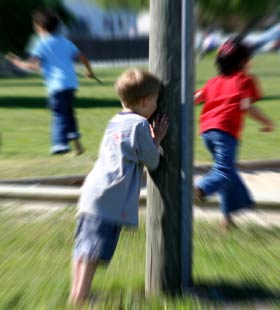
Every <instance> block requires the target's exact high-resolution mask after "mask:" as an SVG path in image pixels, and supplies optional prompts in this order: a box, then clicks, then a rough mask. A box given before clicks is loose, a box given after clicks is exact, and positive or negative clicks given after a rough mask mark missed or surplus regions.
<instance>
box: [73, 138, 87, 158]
mask: <svg viewBox="0 0 280 310" xmlns="http://www.w3.org/2000/svg"><path fill="white" fill-rule="evenodd" d="M73 143H74V147H75V149H76V152H75V153H76V155H81V154H83V153H84V152H85V149H84V148H83V146H82V143H81V142H80V140H79V139H75V140H73Z"/></svg>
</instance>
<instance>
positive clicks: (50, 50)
mask: <svg viewBox="0 0 280 310" xmlns="http://www.w3.org/2000/svg"><path fill="white" fill-rule="evenodd" d="M78 54H79V49H78V48H77V47H76V46H75V45H74V44H73V43H72V42H71V41H69V40H68V39H66V38H65V37H64V36H63V35H60V34H55V35H53V34H50V35H47V36H44V37H41V38H40V40H39V41H38V42H37V44H36V45H35V47H34V48H33V49H32V51H31V56H32V57H37V58H39V59H40V61H41V68H42V71H43V75H44V77H45V84H46V86H47V89H48V92H49V93H54V92H57V91H62V90H65V89H76V88H77V87H78V79H77V76H76V72H75V68H74V60H75V57H77V55H78Z"/></svg>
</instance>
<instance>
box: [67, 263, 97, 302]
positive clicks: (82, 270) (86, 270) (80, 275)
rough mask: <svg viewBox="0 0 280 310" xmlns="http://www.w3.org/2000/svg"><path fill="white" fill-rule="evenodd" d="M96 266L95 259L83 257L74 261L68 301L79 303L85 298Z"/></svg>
mask: <svg viewBox="0 0 280 310" xmlns="http://www.w3.org/2000/svg"><path fill="white" fill-rule="evenodd" d="M97 266H98V262H97V261H93V262H90V261H87V260H84V259H83V258H79V259H77V260H75V261H74V263H73V279H72V289H71V293H70V296H69V303H73V304H81V303H83V302H84V301H85V300H86V298H87V297H88V295H89V292H90V287H91V283H92V280H93V277H94V274H95V271H96V268H97Z"/></svg>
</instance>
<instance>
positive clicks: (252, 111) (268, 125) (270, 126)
mask: <svg viewBox="0 0 280 310" xmlns="http://www.w3.org/2000/svg"><path fill="white" fill-rule="evenodd" d="M247 113H248V115H249V116H250V117H251V118H252V119H254V120H255V121H257V122H259V123H261V124H262V125H263V126H264V127H263V128H261V131H264V132H270V131H273V130H274V123H273V121H272V120H271V119H270V118H269V117H267V116H266V115H265V114H264V113H263V112H262V111H261V109H259V108H258V107H256V106H252V105H251V106H250V107H249V109H248V112H247Z"/></svg>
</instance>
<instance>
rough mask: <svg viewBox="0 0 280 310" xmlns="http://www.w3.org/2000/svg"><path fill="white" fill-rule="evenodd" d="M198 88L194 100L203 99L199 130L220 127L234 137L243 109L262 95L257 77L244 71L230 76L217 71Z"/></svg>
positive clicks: (237, 130) (200, 100)
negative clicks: (218, 73)
mask: <svg viewBox="0 0 280 310" xmlns="http://www.w3.org/2000/svg"><path fill="white" fill-rule="evenodd" d="M198 91H201V95H200V96H199V98H198V99H197V100H196V104H198V103H200V102H202V101H204V105H203V108H202V111H201V114H200V133H203V132H205V131H207V130H210V129H219V130H222V131H225V132H227V133H229V134H231V135H232V136H233V137H235V138H237V139H238V138H240V135H241V131H242V127H243V118H244V115H245V113H246V111H247V110H248V108H249V107H250V105H251V104H252V103H254V102H255V101H257V100H259V99H260V98H261V97H262V94H261V90H260V88H259V86H258V83H257V80H256V78H255V77H254V76H252V75H247V74H245V73H243V72H238V73H235V74H233V75H231V76H224V75H219V76H217V77H215V78H213V79H211V80H209V81H208V82H207V83H206V84H205V85H204V87H203V88H201V89H200V90H198ZM198 91H197V92H198Z"/></svg>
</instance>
